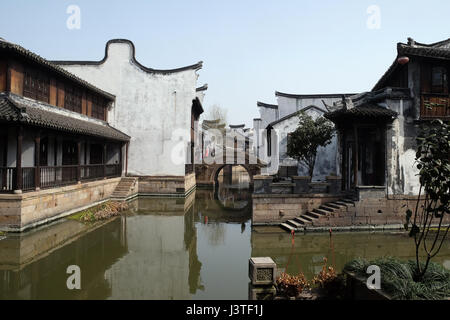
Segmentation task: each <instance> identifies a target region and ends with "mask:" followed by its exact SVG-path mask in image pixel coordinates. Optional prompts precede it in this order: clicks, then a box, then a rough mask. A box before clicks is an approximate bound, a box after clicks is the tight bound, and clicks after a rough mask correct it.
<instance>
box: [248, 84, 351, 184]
mask: <svg viewBox="0 0 450 320" xmlns="http://www.w3.org/2000/svg"><path fill="white" fill-rule="evenodd" d="M275 95H276V98H277V104H276V105H268V104H264V103H258V107H259V111H260V119H261V120H259V119H258V121H257V122H255V123H256V125H257V126H260V128H261V129H267V128H272V132H276V141H277V144H276V146H272V151H275V152H278V163H277V164H276V165H272V166H270V168H271V169H270V170H269V171H268V172H266V173H267V174H270V175H274V174H277V173H280V172H281V171H280V169H281V170H283V168H287V167H289V168H292V167H297V172H296V174H297V175H299V176H306V175H308V169H307V168H306V167H305V166H304V165H302V164H300V163H298V161H296V160H295V159H292V158H290V157H288V156H287V136H288V134H289V133H291V132H294V131H295V130H296V129H297V127H298V126H299V119H298V117H297V114H298V113H299V112H300V111H304V112H305V113H306V114H308V115H310V116H312V117H313V119H316V118H317V117H319V116H323V115H324V113H325V112H328V111H330V110H329V108H330V107H332V106H333V103H334V102H337V101H340V100H342V96H348V95H351V94H323V95H322V94H311V95H306V94H305V95H296V94H286V93H281V92H276V93H275ZM272 139H274V138H272ZM272 141H274V140H272ZM258 146H259V149H261V148H267V140H266V139H264V138H263V139H260V141H259V142H258ZM338 161H339V159H338V153H337V138H336V137H333V139H332V141H331V143H330V144H329V145H327V146H326V147H321V148H319V149H318V151H317V158H316V165H315V168H314V174H313V177H312V179H313V181H324V180H325V179H326V176H329V175H339V170H340V169H339V166H338V163H339V162H338ZM289 172H292V170H290V171H289Z"/></svg>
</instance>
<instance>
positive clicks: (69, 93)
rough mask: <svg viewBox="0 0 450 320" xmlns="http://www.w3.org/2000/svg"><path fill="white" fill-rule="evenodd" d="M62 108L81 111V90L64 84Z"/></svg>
mask: <svg viewBox="0 0 450 320" xmlns="http://www.w3.org/2000/svg"><path fill="white" fill-rule="evenodd" d="M64 108H65V109H68V110H71V111H74V112H78V113H81V91H80V90H78V89H76V88H74V87H72V86H65V92H64Z"/></svg>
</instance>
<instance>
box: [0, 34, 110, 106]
mask: <svg viewBox="0 0 450 320" xmlns="http://www.w3.org/2000/svg"><path fill="white" fill-rule="evenodd" d="M0 50H6V51H10V52H13V53H14V54H18V55H20V56H22V57H24V58H25V59H27V60H30V61H33V62H35V63H38V64H40V65H41V66H43V67H45V68H47V69H49V70H52V71H54V72H56V73H57V74H59V75H61V76H63V77H65V78H67V79H70V80H72V81H74V82H76V83H78V84H79V85H81V86H83V87H86V88H88V89H90V90H92V91H94V92H96V93H98V94H100V95H102V96H104V97H106V98H107V99H108V100H114V99H115V96H114V95H112V94H110V93H108V92H106V91H103V90H101V89H99V88H97V87H95V86H93V85H92V84H90V83H88V82H87V81H85V80H83V79H80V78H78V77H77V76H75V75H74V74H72V73H70V72H68V71H66V70H65V69H63V68H61V67H59V66H57V65H56V64H54V63H51V62H50V61H48V60H46V59H44V58H42V57H41V56H39V55H37V54H36V53H34V52H31V51H30V50H27V49H25V48H23V47H21V46H19V45H18V44H15V43H11V42H8V41H6V40H4V39H2V38H0Z"/></svg>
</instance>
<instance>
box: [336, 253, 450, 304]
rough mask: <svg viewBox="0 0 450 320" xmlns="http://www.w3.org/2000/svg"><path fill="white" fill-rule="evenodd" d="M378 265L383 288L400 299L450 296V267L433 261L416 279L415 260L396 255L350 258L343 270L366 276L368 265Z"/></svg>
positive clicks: (427, 298)
mask: <svg viewBox="0 0 450 320" xmlns="http://www.w3.org/2000/svg"><path fill="white" fill-rule="evenodd" d="M370 265H377V266H379V267H380V270H381V290H383V291H384V292H385V293H387V294H388V295H390V296H391V297H392V298H393V299H398V300H442V299H445V298H447V297H449V296H450V271H448V270H446V269H444V267H443V266H441V265H439V264H436V263H433V262H431V263H430V264H429V266H428V268H427V271H426V273H425V274H424V276H423V279H422V280H421V281H420V282H419V281H414V280H413V275H414V274H415V273H416V272H417V265H416V262H415V261H411V260H410V261H399V260H397V259H395V258H391V257H387V258H378V259H375V260H371V261H367V260H364V259H362V258H357V259H354V260H352V261H350V262H348V263H347V264H346V265H345V267H344V271H347V272H353V273H355V274H357V275H358V276H361V277H367V276H368V274H367V273H366V270H367V267H368V266H370Z"/></svg>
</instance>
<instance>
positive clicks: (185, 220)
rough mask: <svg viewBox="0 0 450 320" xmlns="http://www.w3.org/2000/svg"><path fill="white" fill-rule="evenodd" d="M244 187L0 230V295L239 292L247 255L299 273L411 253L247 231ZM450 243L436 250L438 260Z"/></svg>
mask: <svg viewBox="0 0 450 320" xmlns="http://www.w3.org/2000/svg"><path fill="white" fill-rule="evenodd" d="M241 182H242V181H241ZM238 184H239V183H238ZM249 194H250V193H249V191H248V189H246V188H241V187H239V186H236V183H231V185H230V186H229V188H224V187H221V188H220V189H219V190H218V191H217V192H216V194H214V192H213V191H205V190H197V191H195V192H194V193H192V194H191V195H190V196H189V197H187V198H186V199H174V198H166V199H156V198H138V199H135V200H133V201H132V202H131V203H130V210H129V212H127V214H126V215H124V216H122V217H117V218H115V219H112V220H109V221H106V222H100V223H97V224H95V225H85V224H83V223H79V222H77V221H73V220H69V219H64V220H60V221H58V222H56V223H53V224H51V225H47V226H45V227H41V228H38V229H34V230H31V231H29V232H26V233H24V234H21V235H7V236H6V237H3V238H1V237H0V239H1V240H0V299H247V296H248V282H249V279H248V259H249V258H250V257H252V256H270V257H272V258H273V259H274V260H275V262H276V263H277V265H278V267H279V268H280V270H284V269H285V268H286V267H287V269H288V271H289V272H290V273H297V272H298V271H302V272H304V273H305V274H306V276H307V277H308V278H311V277H312V276H313V274H316V273H317V272H318V271H319V270H320V268H321V266H322V261H323V258H324V257H327V258H328V261H329V263H330V264H333V265H334V266H335V267H336V268H337V269H338V270H339V269H340V268H342V266H343V265H344V264H345V263H346V262H347V261H348V260H350V259H352V258H353V257H356V256H362V257H367V258H373V257H378V256H383V255H393V256H398V257H401V258H410V257H413V256H414V248H413V243H412V240H411V239H409V238H408V237H407V236H405V235H403V234H400V233H335V234H333V236H332V237H331V238H330V236H329V235H328V234H306V235H296V236H295V239H294V242H293V241H292V236H291V235H289V234H287V233H286V232H283V231H281V230H280V229H278V228H254V229H252V227H251V221H250V219H251V203H250V200H249ZM449 242H450V241H447V242H446V243H445V244H444V246H443V248H442V250H441V253H440V255H439V256H438V257H437V258H436V261H438V262H440V263H443V264H444V265H446V266H447V267H450V243H449ZM70 265H78V266H79V267H80V269H81V290H72V291H71V290H68V289H67V286H66V281H67V278H68V277H69V275H68V274H67V273H66V269H67V267H68V266H70Z"/></svg>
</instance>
